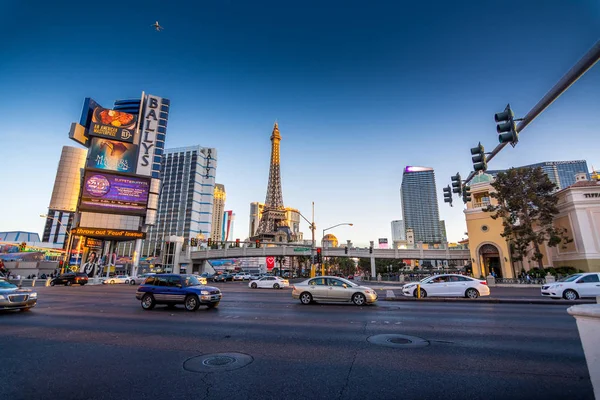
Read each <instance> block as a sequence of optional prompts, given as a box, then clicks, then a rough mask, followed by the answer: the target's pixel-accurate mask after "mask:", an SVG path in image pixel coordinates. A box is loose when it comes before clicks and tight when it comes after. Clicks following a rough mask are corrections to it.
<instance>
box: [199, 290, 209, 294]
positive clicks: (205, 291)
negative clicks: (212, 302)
mask: <svg viewBox="0 0 600 400" xmlns="http://www.w3.org/2000/svg"><path fill="white" fill-rule="evenodd" d="M200 294H210V293H209V292H208V290H201V291H200Z"/></svg>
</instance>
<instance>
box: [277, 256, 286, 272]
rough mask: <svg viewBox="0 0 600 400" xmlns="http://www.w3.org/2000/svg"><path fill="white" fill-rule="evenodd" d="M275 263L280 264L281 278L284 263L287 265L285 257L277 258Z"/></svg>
mask: <svg viewBox="0 0 600 400" xmlns="http://www.w3.org/2000/svg"><path fill="white" fill-rule="evenodd" d="M275 263H279V276H281V270H282V268H283V263H285V257H284V256H277V257H275Z"/></svg>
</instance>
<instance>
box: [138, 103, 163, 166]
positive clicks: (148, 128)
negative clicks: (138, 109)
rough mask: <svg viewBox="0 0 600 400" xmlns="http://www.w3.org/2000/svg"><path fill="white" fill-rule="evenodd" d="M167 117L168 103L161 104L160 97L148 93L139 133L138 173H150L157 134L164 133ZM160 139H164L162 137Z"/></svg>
mask: <svg viewBox="0 0 600 400" xmlns="http://www.w3.org/2000/svg"><path fill="white" fill-rule="evenodd" d="M167 102H168V101H167ZM167 118H168V105H167V104H163V99H162V98H161V97H157V96H152V95H148V97H147V98H146V107H144V121H143V127H142V131H141V135H140V145H139V153H138V160H137V169H136V172H137V174H138V175H146V176H151V175H152V164H153V163H154V162H155V160H154V153H155V150H156V141H157V136H158V135H159V134H162V135H163V136H164V135H165V134H166V126H167ZM161 139H162V140H163V141H164V137H163V138H161Z"/></svg>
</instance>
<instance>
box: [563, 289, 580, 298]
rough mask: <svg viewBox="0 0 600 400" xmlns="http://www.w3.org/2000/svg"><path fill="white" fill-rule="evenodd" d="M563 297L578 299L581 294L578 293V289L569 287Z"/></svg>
mask: <svg viewBox="0 0 600 400" xmlns="http://www.w3.org/2000/svg"><path fill="white" fill-rule="evenodd" d="M563 297H564V298H565V299H566V300H577V299H578V298H579V295H578V294H577V292H576V291H574V290H571V289H568V290H565V292H564V293H563Z"/></svg>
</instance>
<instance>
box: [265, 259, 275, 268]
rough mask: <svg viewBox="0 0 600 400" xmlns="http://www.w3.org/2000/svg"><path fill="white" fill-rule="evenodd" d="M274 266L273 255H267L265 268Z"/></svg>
mask: <svg viewBox="0 0 600 400" xmlns="http://www.w3.org/2000/svg"><path fill="white" fill-rule="evenodd" d="M273 267H275V257H267V269H273Z"/></svg>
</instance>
